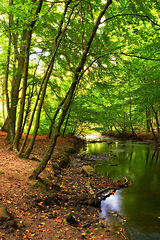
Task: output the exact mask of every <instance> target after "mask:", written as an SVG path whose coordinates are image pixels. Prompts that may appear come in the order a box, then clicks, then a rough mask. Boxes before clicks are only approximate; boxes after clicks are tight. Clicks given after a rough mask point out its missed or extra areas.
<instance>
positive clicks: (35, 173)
mask: <svg viewBox="0 0 160 240" xmlns="http://www.w3.org/2000/svg"><path fill="white" fill-rule="evenodd" d="M111 3H112V0H108V1H107V3H106V4H105V6H104V8H103V10H102V11H101V12H100V14H99V16H98V18H97V21H96V23H95V25H94V27H93V30H92V33H91V36H90V38H89V40H88V42H87V46H86V49H85V50H84V52H83V54H82V57H81V61H80V63H79V65H78V67H77V68H76V70H75V75H74V78H73V83H72V85H71V87H70V89H69V94H68V97H67V99H66V102H65V104H64V107H63V109H62V113H61V115H60V118H59V121H58V124H57V126H56V128H55V131H54V134H53V136H52V139H51V143H50V145H49V147H48V149H47V152H46V154H45V155H44V157H43V159H42V161H41V162H40V164H39V165H38V167H37V168H36V169H35V170H34V171H33V173H32V174H31V175H30V179H36V178H37V177H38V175H39V174H40V173H41V172H42V171H43V170H44V169H45V167H46V165H47V163H48V161H49V159H50V157H51V155H52V153H53V150H54V147H55V145H56V141H57V138H58V136H59V134H60V128H61V126H62V124H63V122H64V119H65V116H66V114H67V112H68V109H69V107H70V103H71V101H72V97H73V95H74V91H75V89H76V86H77V84H78V82H79V81H80V73H81V71H82V70H83V67H84V64H85V62H86V58H87V54H88V51H89V49H90V47H91V44H92V41H93V39H94V37H95V35H96V32H97V29H98V26H99V24H100V21H101V18H102V17H103V15H104V14H105V12H106V10H107V9H108V7H109V5H110V4H111ZM81 76H82V75H81Z"/></svg>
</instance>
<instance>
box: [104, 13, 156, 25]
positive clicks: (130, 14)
mask: <svg viewBox="0 0 160 240" xmlns="http://www.w3.org/2000/svg"><path fill="white" fill-rule="evenodd" d="M125 16H134V17H141V18H147V19H148V20H149V21H150V22H151V23H152V24H154V25H156V26H158V27H160V24H158V23H156V22H154V21H153V20H152V19H151V18H150V17H148V16H146V15H141V14H134V13H125V14H117V15H114V16H112V17H110V18H107V19H105V20H104V21H103V22H101V24H103V23H104V22H106V21H108V20H111V19H112V18H116V17H125Z"/></svg>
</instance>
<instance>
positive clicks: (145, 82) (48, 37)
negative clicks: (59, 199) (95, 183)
mask: <svg viewBox="0 0 160 240" xmlns="http://www.w3.org/2000/svg"><path fill="white" fill-rule="evenodd" d="M0 5H1V6H0V9H1V17H0V25H1V33H0V34H1V35H0V36H1V37H0V74H1V78H0V79H1V80H0V92H1V94H0V96H1V97H0V107H1V112H0V125H1V126H2V129H6V131H7V133H8V134H7V138H8V139H9V140H10V142H11V145H12V148H13V149H15V150H17V151H18V152H19V154H20V155H23V156H25V157H29V155H30V153H31V152H32V149H33V146H34V142H35V139H36V136H37V134H44V133H45V134H48V137H51V136H52V140H51V144H50V147H49V148H48V150H47V153H46V155H45V156H44V165H45V164H46V163H47V161H48V159H49V158H50V156H51V154H52V152H53V150H54V146H55V144H56V140H57V137H58V136H59V135H60V134H65V133H71V134H84V133H88V132H90V131H92V130H94V131H96V132H101V133H107V132H117V133H119V134H124V133H128V132H130V133H131V134H133V135H134V134H136V132H137V131H144V132H145V131H147V132H150V131H152V133H153V134H154V135H155V132H158V133H159V131H160V128H159V126H160V123H159V121H160V119H159V108H160V82H159V81H160V78H159V72H160V71H159V70H160V65H159V62H160V52H159V49H160V41H159V40H160V37H159V36H160V35H159V33H160V19H159V9H160V6H159V3H158V1H157V0H155V1H152V2H151V1H140V2H139V1H134V2H133V1H111V0H108V1H92V2H91V1H89V0H86V1H79V0H78V1H72V0H68V1H53V0H51V1H43V0H39V1H36V0H27V1H25V2H23V1H19V0H9V2H7V1H5V0H2V1H1V3H0ZM24 132H25V133H26V137H25V139H24V141H23V144H22V146H21V148H19V141H20V139H21V136H22V135H23V133H24ZM29 134H32V139H31V140H30V143H29V145H28V147H27V149H25V151H24V147H25V144H26V141H27V138H28V135H29ZM155 140H156V137H155ZM42 168H44V166H43V167H42ZM42 168H41V169H39V170H38V172H36V173H35V175H37V174H39V172H40V171H42ZM34 177H35V176H34Z"/></svg>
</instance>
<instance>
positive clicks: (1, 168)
mask: <svg viewBox="0 0 160 240" xmlns="http://www.w3.org/2000/svg"><path fill="white" fill-rule="evenodd" d="M49 142H50V140H49V139H48V138H47V137H46V136H45V135H43V136H37V138H36V143H35V146H34V149H33V152H32V155H31V156H30V159H23V158H19V157H18V155H17V154H16V153H15V152H14V151H11V150H10V144H9V143H8V142H7V140H6V133H5V132H3V131H0V240H2V239H3V240H4V239H8V240H21V239H39V240H44V239H45V240H47V239H49V240H55V239H63V240H65V239H66V240H67V239H71V240H76V239H78V240H79V239H92V240H93V239H95V240H99V239H101V240H103V239H105V240H107V239H113V240H116V239H127V237H126V236H125V232H124V229H123V221H121V224H119V221H117V224H116V225H114V226H112V225H110V226H108V225H107V224H106V223H105V220H104V219H101V218H100V200H99V198H98V196H99V197H100V196H101V194H99V195H98V194H97V193H98V192H101V191H102V190H103V189H106V191H107V192H108V191H109V192H108V195H110V194H114V192H115V190H116V189H120V188H122V187H127V186H128V184H130V183H128V182H120V181H117V182H114V181H113V180H112V179H108V178H107V177H106V176H100V175H97V174H95V173H92V174H91V175H90V174H87V173H86V172H84V171H82V168H81V165H80V164H79V163H81V164H82V162H83V160H82V159H81V158H82V157H81V156H79V155H78V154H75V152H78V149H79V148H82V147H83V146H84V143H83V142H82V141H81V140H80V139H78V138H76V137H73V136H69V135H67V136H65V137H62V136H60V137H59V138H58V141H57V144H56V148H55V150H54V153H53V154H52V157H51V160H50V161H49V163H48V165H47V167H46V169H45V170H44V171H43V172H42V173H41V175H40V178H39V179H38V180H36V181H29V175H30V174H31V173H32V171H33V170H34V169H35V168H36V166H37V165H38V161H40V160H41V159H42V157H43V155H44V153H45V151H46V149H47V146H48V144H49ZM73 152H74V154H73ZM75 159H76V160H75ZM77 159H78V161H77ZM68 162H69V164H68ZM62 167H63V168H62ZM88 186H89V187H88ZM102 192H103V191H102ZM111 214H113V213H111ZM114 216H115V218H117V219H118V218H121V219H123V218H122V216H120V215H119V214H115V213H114ZM124 221H125V220H124Z"/></svg>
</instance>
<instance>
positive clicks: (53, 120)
mask: <svg viewBox="0 0 160 240" xmlns="http://www.w3.org/2000/svg"><path fill="white" fill-rule="evenodd" d="M68 93H69V91H68V92H67V94H66V96H65V97H64V99H63V100H62V102H61V103H60V104H59V106H58V108H57V110H56V112H55V114H54V116H53V119H52V122H51V125H50V128H49V132H48V138H50V137H51V135H52V128H53V126H54V123H55V120H56V117H57V115H58V113H59V111H60V109H61V107H62V106H63V104H64V102H65V101H66V98H67V96H68Z"/></svg>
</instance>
